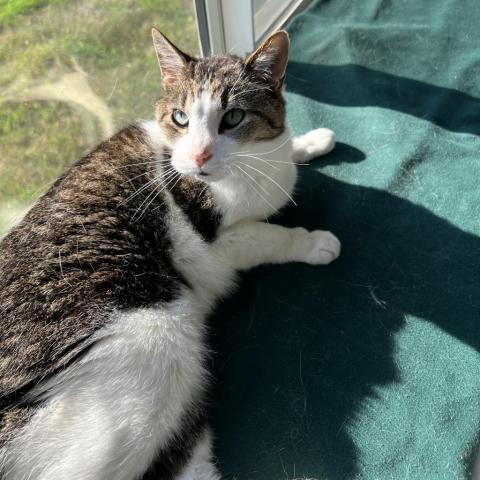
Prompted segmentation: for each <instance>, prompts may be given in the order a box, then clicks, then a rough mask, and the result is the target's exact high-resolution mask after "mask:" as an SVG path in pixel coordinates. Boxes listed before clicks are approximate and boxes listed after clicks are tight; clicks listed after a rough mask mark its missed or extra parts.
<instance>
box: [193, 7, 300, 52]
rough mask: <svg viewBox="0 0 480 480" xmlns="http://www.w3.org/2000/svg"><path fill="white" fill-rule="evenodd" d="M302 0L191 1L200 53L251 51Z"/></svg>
mask: <svg viewBox="0 0 480 480" xmlns="http://www.w3.org/2000/svg"><path fill="white" fill-rule="evenodd" d="M307 3H308V2H307V1H306V0H242V1H237V0H195V9H196V14H197V21H198V27H199V35H200V43H201V48H202V53H203V54H204V55H210V54H212V53H225V52H229V53H235V54H237V55H245V53H247V52H251V51H252V50H253V49H254V48H255V46H256V45H258V44H259V43H260V42H261V41H262V40H263V39H264V38H265V37H266V36H267V35H268V34H269V33H271V32H273V31H275V30H278V29H279V28H281V27H282V25H284V23H285V22H286V21H287V20H288V19H289V18H290V17H291V16H292V15H293V14H294V12H296V11H297V10H298V9H299V8H301V7H303V6H305V4H307Z"/></svg>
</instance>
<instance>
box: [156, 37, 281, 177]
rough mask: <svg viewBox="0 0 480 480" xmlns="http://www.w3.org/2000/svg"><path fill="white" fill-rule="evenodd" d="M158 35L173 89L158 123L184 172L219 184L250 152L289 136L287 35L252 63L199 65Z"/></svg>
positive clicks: (221, 59)
mask: <svg viewBox="0 0 480 480" xmlns="http://www.w3.org/2000/svg"><path fill="white" fill-rule="evenodd" d="M152 35H153V43H154V46H155V51H156V53H157V57H158V61H159V64H160V70H161V73H162V77H163V84H164V87H165V94H164V96H163V98H162V99H161V100H160V101H159V102H158V104H157V107H156V119H157V121H158V122H159V124H160V128H161V130H162V137H163V138H164V141H165V142H166V143H167V146H168V147H169V148H170V150H171V152H172V153H171V164H172V166H173V167H174V168H175V169H176V170H177V171H178V172H180V173H182V174H186V175H194V176H196V177H197V178H199V179H202V180H204V181H215V180H219V179H221V178H224V177H225V176H226V175H228V174H229V173H230V172H231V171H232V166H233V164H234V163H235V158H236V157H235V156H236V155H238V154H239V153H240V152H245V151H246V148H247V147H248V146H251V145H252V144H256V143H258V142H262V141H268V140H272V139H274V138H276V137H278V136H279V135H281V134H282V133H283V131H284V129H285V102H284V99H283V97H282V92H281V91H282V85H283V79H284V76H285V69H286V65H287V59H288V47H289V40H288V35H287V33H286V32H284V31H279V32H276V33H274V34H273V35H271V36H270V37H269V38H268V39H267V40H266V41H265V42H263V44H262V45H261V46H260V47H259V48H258V49H257V50H256V51H255V52H253V53H252V54H250V55H248V56H247V57H246V58H244V59H242V58H240V57H237V56H234V55H220V56H213V57H209V58H193V57H191V56H189V55H187V54H185V53H183V52H182V51H180V50H179V49H178V48H177V47H175V46H174V45H173V44H172V43H171V42H170V41H169V40H168V39H167V38H166V37H165V36H164V35H163V34H161V33H160V32H159V31H158V30H156V29H153V30H152Z"/></svg>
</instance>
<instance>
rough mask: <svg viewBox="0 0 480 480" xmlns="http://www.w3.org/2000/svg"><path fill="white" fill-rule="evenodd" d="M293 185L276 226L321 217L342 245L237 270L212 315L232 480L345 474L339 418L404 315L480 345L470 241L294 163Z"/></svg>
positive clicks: (369, 386)
mask: <svg viewBox="0 0 480 480" xmlns="http://www.w3.org/2000/svg"><path fill="white" fill-rule="evenodd" d="M305 68H306V69H307V70H308V68H310V66H308V65H302V71H303V72H304V69H305ZM315 68H316V67H315ZM307 75H308V73H307ZM302 94H305V91H302ZM330 100H332V99H330ZM322 101H328V99H325V98H322ZM472 101H473V100H472ZM403 102H404V100H402V104H403ZM390 108H392V106H391V105H390ZM450 126H451V127H452V128H453V125H450ZM456 127H457V128H459V127H460V125H457V126H456ZM349 149H350V150H349ZM342 151H343V153H342ZM348 152H350V154H354V155H356V158H357V160H360V159H361V158H363V155H362V154H361V152H358V150H355V149H352V147H348V146H346V145H344V146H342V145H340V148H339V150H338V152H334V153H333V154H332V155H331V156H329V157H327V158H326V159H325V161H327V162H328V161H329V162H338V159H339V158H340V157H341V156H348ZM339 156H340V157H339ZM300 184H301V191H300V196H299V203H300V204H301V206H302V208H299V209H294V208H289V209H287V211H286V212H285V215H284V216H283V218H282V223H284V224H287V225H291V226H293V225H303V226H305V227H307V228H309V229H316V228H326V227H328V229H331V230H332V231H333V232H335V234H337V235H338V237H339V238H340V239H341V240H342V243H343V252H342V256H341V257H340V259H339V260H338V261H337V262H335V263H334V264H332V265H330V266H328V267H325V268H322V267H310V266H306V265H300V264H297V265H285V266H276V267H273V268H272V267H262V268H259V269H257V270H256V271H254V272H251V273H249V274H247V275H245V277H244V281H243V283H242V290H241V292H240V293H239V294H238V295H237V296H235V297H234V298H233V299H231V300H230V301H228V302H227V303H226V304H225V305H224V306H223V307H222V308H221V311H220V312H218V315H217V316H216V317H215V319H214V320H215V321H214V327H215V328H214V348H215V350H216V351H217V352H219V353H218V354H217V355H216V356H215V363H216V378H217V382H218V385H219V388H218V391H217V392H216V403H217V404H218V405H221V407H219V411H218V412H216V413H215V418H216V419H217V422H218V425H217V427H216V428H217V433H218V435H219V438H221V442H219V453H220V458H221V459H222V460H223V461H224V462H225V464H226V465H229V466H230V469H231V471H225V472H224V473H225V474H227V477H228V478H230V477H229V474H230V476H231V474H235V475H237V476H238V478H277V477H278V476H279V474H281V472H282V469H283V471H285V473H284V474H283V477H285V476H286V475H287V476H288V477H289V478H293V476H294V473H295V472H294V471H292V468H291V467H292V465H296V474H297V476H298V475H299V474H302V475H307V476H308V475H313V476H314V477H315V478H329V479H347V478H353V477H354V476H355V474H356V473H358V470H357V462H358V455H357V452H356V449H355V445H354V443H353V441H352V439H351V438H350V435H349V433H348V431H347V430H348V428H347V427H348V424H350V423H351V422H352V421H354V420H355V418H356V413H357V412H358V409H359V408H360V406H361V404H362V402H364V400H365V399H366V398H371V397H374V396H375V395H376V393H375V390H374V389H375V387H378V386H382V385H388V384H390V383H392V382H396V381H399V380H400V379H399V378H398V371H397V367H396V365H395V363H394V358H393V348H394V337H393V334H395V333H396V332H398V331H399V330H401V329H402V327H403V326H404V325H405V315H406V314H409V315H413V316H415V317H419V318H422V319H424V320H426V321H428V322H432V323H433V324H435V325H436V326H438V327H439V328H441V329H443V330H444V331H445V332H448V333H449V334H450V335H453V336H455V337H456V338H458V339H459V340H460V341H462V342H464V343H465V344H468V345H470V346H471V347H473V348H475V349H477V350H479V349H480V339H479V338H478V334H477V333H478V325H477V322H478V312H479V309H480V268H479V258H478V252H480V239H479V238H477V237H476V236H474V235H471V234H469V233H466V232H464V231H462V230H460V229H458V228H456V227H455V226H454V225H452V224H451V223H449V222H448V221H446V220H443V219H442V218H439V217H438V216H436V215H434V214H432V213H431V212H429V211H428V210H426V209H425V208H423V207H420V206H417V205H415V204H413V203H411V202H410V201H407V200H404V199H401V198H399V197H397V196H394V195H392V194H390V193H388V192H385V191H380V190H377V189H374V188H366V187H361V186H354V185H350V184H347V183H344V182H341V181H338V180H335V179H333V178H330V177H327V176H325V175H323V174H321V173H319V172H317V171H316V170H315V169H314V168H310V167H307V168H306V169H305V170H302V178H301V182H300ZM439 348H441V346H440V347H439ZM427 400H428V399H427ZM285 466H286V467H285ZM272 474H274V475H273V476H272ZM266 475H269V476H266ZM280 476H282V475H280Z"/></svg>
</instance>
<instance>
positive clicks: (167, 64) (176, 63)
mask: <svg viewBox="0 0 480 480" xmlns="http://www.w3.org/2000/svg"><path fill="white" fill-rule="evenodd" d="M152 38H153V46H154V47H155V53H156V54H157V59H158V64H159V65H160V71H161V72H162V77H163V83H164V85H165V86H168V85H171V84H172V83H174V82H175V81H176V80H178V78H179V77H180V76H181V75H182V71H183V69H184V68H185V66H186V65H187V64H188V63H190V62H191V61H192V60H193V58H192V57H190V56H189V55H187V54H186V53H183V52H182V51H181V50H180V49H179V48H177V47H176V46H175V45H174V44H173V43H172V42H171V41H170V40H169V39H168V38H167V37H166V36H165V35H164V34H163V33H161V32H159V31H158V30H157V29H156V28H152Z"/></svg>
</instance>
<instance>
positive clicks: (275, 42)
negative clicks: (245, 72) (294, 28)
mask: <svg viewBox="0 0 480 480" xmlns="http://www.w3.org/2000/svg"><path fill="white" fill-rule="evenodd" d="M289 46H290V40H289V39H288V33H287V32H285V30H280V31H278V32H275V33H274V34H272V35H270V36H269V37H268V38H267V39H266V40H265V41H264V42H263V43H262V44H261V45H260V47H258V48H257V49H256V50H255V51H254V52H253V53H251V54H250V55H249V56H248V57H247V59H246V60H245V64H246V65H247V66H250V67H252V68H254V69H255V70H257V71H258V72H260V73H261V74H262V75H264V76H265V77H266V80H268V81H270V82H271V83H272V84H273V85H274V87H275V88H276V89H280V88H281V87H282V85H283V80H284V78H285V70H286V68H287V62H288V47H289Z"/></svg>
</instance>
